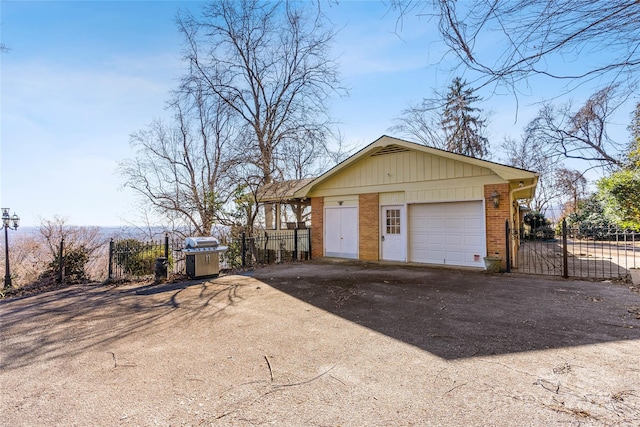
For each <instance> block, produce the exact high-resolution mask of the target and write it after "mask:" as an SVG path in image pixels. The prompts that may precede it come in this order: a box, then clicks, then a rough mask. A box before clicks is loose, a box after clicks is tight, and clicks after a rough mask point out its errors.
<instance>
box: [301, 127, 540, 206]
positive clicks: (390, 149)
mask: <svg viewBox="0 0 640 427" xmlns="http://www.w3.org/2000/svg"><path fill="white" fill-rule="evenodd" d="M412 150H413V151H419V152H423V153H428V154H432V155H436V156H440V157H443V158H446V159H451V160H456V161H460V162H463V163H467V164H470V165H473V166H478V167H482V168H486V169H489V170H491V171H492V172H493V173H495V174H496V175H497V176H499V177H500V178H502V179H504V180H505V181H510V182H513V181H516V182H520V183H522V182H523V181H525V180H526V181H529V180H531V182H532V184H531V185H527V186H526V187H523V186H522V185H520V187H521V188H522V189H521V190H520V189H518V188H516V189H515V190H514V192H518V191H519V192H520V193H521V195H520V196H518V198H530V197H532V196H533V189H535V186H536V184H537V181H538V176H539V175H538V174H537V173H536V172H532V171H528V170H525V169H519V168H515V167H512V166H507V165H503V164H500V163H495V162H491V161H489V160H481V159H476V158H475V157H469V156H465V155H462V154H456V153H452V152H450V151H445V150H440V149H438V148H433V147H428V146H426V145H421V144H416V143H414V142H409V141H404V140H401V139H398V138H393V137H390V136H387V135H383V136H381V137H380V138H378V139H377V140H375V141H374V142H372V143H371V144H369V145H367V146H366V147H364V148H363V149H361V150H360V151H358V152H357V153H355V154H353V155H352V156H351V157H349V158H348V159H346V160H344V161H343V162H341V163H339V164H338V165H336V166H334V167H333V168H331V169H329V170H328V171H327V172H325V173H323V174H322V175H320V176H319V177H317V178H315V179H313V180H311V181H310V182H308V183H307V184H305V185H304V186H302V187H300V188H299V189H298V190H297V191H295V193H294V197H296V198H304V197H306V196H307V195H308V193H309V192H310V191H311V190H312V189H313V188H314V187H315V186H317V185H319V184H320V183H321V182H324V181H326V180H328V179H329V178H331V177H332V176H335V175H336V174H338V173H340V172H341V171H343V170H345V169H347V168H348V167H350V166H351V165H353V164H354V163H356V162H358V161H359V160H362V159H364V158H366V157H373V156H380V155H385V154H393V153H402V152H408V151H412Z"/></svg>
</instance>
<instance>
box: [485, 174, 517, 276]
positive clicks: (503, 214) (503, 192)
mask: <svg viewBox="0 0 640 427" xmlns="http://www.w3.org/2000/svg"><path fill="white" fill-rule="evenodd" d="M493 190H496V191H497V192H498V194H500V205H499V206H498V208H497V209H496V208H494V207H493V201H492V200H491V193H493ZM484 199H485V202H486V212H485V215H486V222H487V255H489V256H494V255H495V254H496V253H497V254H498V256H500V257H502V268H503V269H505V268H507V261H506V256H507V254H506V247H507V241H506V240H507V238H506V236H505V222H506V221H507V220H508V219H509V206H510V205H511V201H510V200H509V184H488V185H485V186H484Z"/></svg>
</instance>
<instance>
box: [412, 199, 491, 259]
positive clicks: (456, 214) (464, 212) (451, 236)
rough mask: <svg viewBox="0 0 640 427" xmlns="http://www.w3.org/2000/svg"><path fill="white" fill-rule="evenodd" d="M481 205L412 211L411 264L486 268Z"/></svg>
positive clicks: (431, 206)
mask: <svg viewBox="0 0 640 427" xmlns="http://www.w3.org/2000/svg"><path fill="white" fill-rule="evenodd" d="M485 236H486V234H485V227H484V209H483V204H482V202H481V201H474V202H452V203H425V204H419V205H410V207H409V260H410V261H414V262H424V263H429V264H447V265H461V266H469V267H482V266H483V260H482V258H483V257H484V256H485V255H486V253H487V250H486V237H485Z"/></svg>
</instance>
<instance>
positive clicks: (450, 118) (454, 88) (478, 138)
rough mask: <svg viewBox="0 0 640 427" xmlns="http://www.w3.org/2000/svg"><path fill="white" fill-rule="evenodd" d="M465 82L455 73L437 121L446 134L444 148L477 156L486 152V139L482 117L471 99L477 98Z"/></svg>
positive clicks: (475, 100) (481, 155)
mask: <svg viewBox="0 0 640 427" xmlns="http://www.w3.org/2000/svg"><path fill="white" fill-rule="evenodd" d="M466 86H467V82H465V81H462V79H461V78H460V77H456V78H455V79H454V80H453V82H452V83H451V85H450V86H449V92H448V93H447V96H446V102H445V105H444V108H443V111H442V120H441V122H440V124H441V126H442V129H443V131H444V134H445V147H446V150H448V151H452V152H454V153H458V154H464V155H467V156H471V157H476V158H480V159H481V158H484V157H485V156H486V155H487V154H488V147H487V146H488V140H487V138H486V137H485V136H484V135H483V133H484V128H485V120H484V119H483V118H482V117H481V115H480V111H481V110H480V109H479V108H476V107H474V106H473V105H474V103H476V102H477V101H480V98H479V97H478V96H475V95H474V94H473V89H471V88H468V87H466Z"/></svg>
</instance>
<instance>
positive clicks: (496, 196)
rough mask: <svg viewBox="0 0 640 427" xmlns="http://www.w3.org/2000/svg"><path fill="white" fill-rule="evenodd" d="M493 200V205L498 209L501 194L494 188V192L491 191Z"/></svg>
mask: <svg viewBox="0 0 640 427" xmlns="http://www.w3.org/2000/svg"><path fill="white" fill-rule="evenodd" d="M491 200H492V201H493V207H494V208H496V209H498V206H499V205H500V194H499V193H498V192H497V191H496V190H495V189H494V190H493V193H491Z"/></svg>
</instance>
